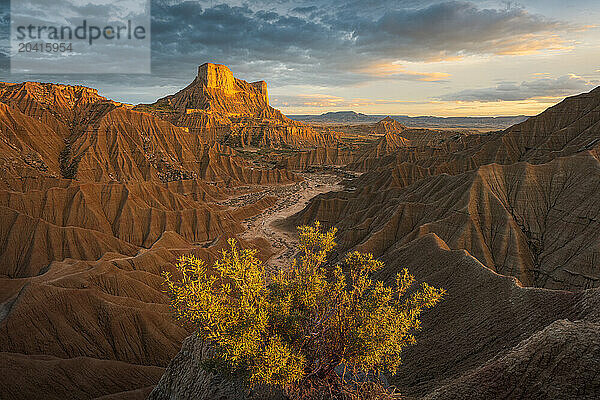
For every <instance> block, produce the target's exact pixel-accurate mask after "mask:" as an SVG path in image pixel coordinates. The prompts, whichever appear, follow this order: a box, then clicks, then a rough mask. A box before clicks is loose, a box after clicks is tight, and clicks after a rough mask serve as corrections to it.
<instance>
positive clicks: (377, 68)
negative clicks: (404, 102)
mask: <svg viewBox="0 0 600 400" xmlns="http://www.w3.org/2000/svg"><path fill="white" fill-rule="evenodd" d="M358 72H361V73H363V74H368V75H371V76H375V77H381V78H392V79H400V80H416V81H422V82H440V81H442V80H446V78H449V77H450V76H451V75H450V74H448V73H445V72H417V71H410V70H407V69H406V67H404V66H403V65H401V64H397V63H389V62H384V63H375V64H371V65H369V66H367V67H364V68H361V69H359V70H358Z"/></svg>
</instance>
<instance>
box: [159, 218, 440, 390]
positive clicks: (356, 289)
mask: <svg viewBox="0 0 600 400" xmlns="http://www.w3.org/2000/svg"><path fill="white" fill-rule="evenodd" d="M298 230H299V253H298V256H297V257H296V260H295V261H294V262H293V263H292V265H290V266H289V268H287V269H282V270H280V271H279V272H278V273H277V274H275V275H272V276H268V274H266V273H265V268H264V265H263V263H262V262H261V261H260V260H259V259H258V258H257V257H256V254H257V250H255V249H239V248H238V247H237V244H236V242H235V240H233V239H230V240H229V249H226V250H223V251H222V252H221V258H220V259H219V260H218V261H216V262H215V263H214V265H213V266H212V268H208V266H207V265H206V264H205V262H204V261H202V260H200V259H198V258H195V257H193V256H183V257H181V258H180V259H179V263H178V264H177V267H178V268H179V270H181V272H182V275H183V278H182V280H181V281H173V279H172V277H171V276H170V275H169V274H168V273H165V274H164V276H165V280H166V285H167V292H168V294H169V296H170V298H171V304H172V306H173V309H174V312H175V315H176V317H177V318H178V319H180V320H182V321H186V322H191V323H193V324H194V325H195V326H196V327H197V329H198V334H199V335H200V337H201V338H202V339H204V340H207V341H209V342H211V343H213V344H214V345H215V346H216V348H217V354H218V355H217V359H215V360H214V361H215V363H214V364H215V365H219V366H220V368H221V369H222V370H224V372H228V373H238V374H243V376H244V377H245V378H246V381H247V382H248V384H249V385H250V386H255V385H257V384H268V385H276V386H280V387H282V388H283V389H284V390H285V391H286V392H287V393H288V394H289V395H290V396H291V397H292V398H316V397H322V398H331V397H337V398H365V397H368V395H369V393H370V394H372V393H374V391H380V392H381V391H382V388H381V387H379V385H378V383H377V382H376V381H375V380H373V379H372V380H370V381H367V382H362V383H358V382H351V381H349V380H348V379H344V378H341V377H340V373H339V370H340V368H343V370H344V371H345V373H344V374H343V376H344V377H346V376H356V374H360V373H362V374H363V376H364V374H371V375H370V376H377V374H379V373H382V372H389V373H392V374H393V373H395V372H396V370H397V368H398V367H399V365H400V362H401V357H400V356H401V353H402V350H403V349H404V348H405V347H406V346H408V345H410V344H413V343H415V337H414V336H413V334H414V332H415V331H416V330H418V329H419V328H420V321H419V315H420V313H421V311H422V310H424V309H426V308H429V307H432V306H434V305H435V304H436V303H437V302H438V301H439V300H440V299H441V298H442V296H443V294H444V291H443V289H436V288H433V287H431V286H429V285H427V284H426V283H424V284H422V285H421V287H420V288H418V289H417V288H415V290H412V291H411V292H410V294H407V291H408V289H409V287H411V285H413V283H414V277H413V276H411V275H410V274H409V273H408V271H407V270H406V269H404V270H402V272H400V273H399V274H398V275H397V277H396V280H395V283H394V285H392V286H386V285H384V284H383V282H381V281H377V280H373V279H372V278H371V275H372V273H373V272H375V271H377V270H379V269H381V268H382V267H383V263H382V262H381V261H379V260H376V259H374V258H373V256H372V255H371V254H362V253H359V252H352V253H349V254H347V255H346V257H345V259H344V261H343V262H342V263H341V264H340V265H335V266H329V265H328V263H327V255H328V254H329V253H330V252H331V250H332V249H333V248H334V246H335V233H336V231H335V229H331V230H329V231H327V232H323V231H322V229H321V226H320V224H319V223H318V222H316V223H315V224H314V225H313V226H302V227H299V228H298ZM336 367H337V369H338V372H337V373H336ZM365 388H368V390H365ZM363 392H364V393H363ZM325 394H326V396H325Z"/></svg>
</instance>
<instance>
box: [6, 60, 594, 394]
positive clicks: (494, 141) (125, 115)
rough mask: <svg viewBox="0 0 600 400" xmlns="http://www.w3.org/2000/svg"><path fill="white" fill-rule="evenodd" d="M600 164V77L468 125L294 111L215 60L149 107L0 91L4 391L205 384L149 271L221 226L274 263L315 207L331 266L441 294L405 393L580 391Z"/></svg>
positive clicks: (590, 375)
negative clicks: (599, 81) (499, 125)
mask: <svg viewBox="0 0 600 400" xmlns="http://www.w3.org/2000/svg"><path fill="white" fill-rule="evenodd" d="M307 120H308V119H307ZM599 158H600V88H596V89H594V90H592V91H590V92H588V93H583V94H580V95H577V96H573V97H569V98H566V99H565V100H563V101H561V102H560V103H558V104H556V105H555V106H553V107H551V108H549V109H548V110H546V111H544V112H542V113H541V114H539V115H537V116H533V117H530V118H527V119H525V118H522V119H520V120H518V122H516V123H515V124H513V125H511V126H509V127H507V128H505V129H502V130H492V131H489V132H483V133H482V132H479V131H477V132H475V131H473V130H471V129H464V127H461V126H458V125H456V126H444V127H443V129H440V128H432V127H425V126H408V125H407V124H405V123H401V122H400V121H398V120H396V119H395V118H391V117H385V118H381V119H379V120H378V121H370V120H367V121H363V120H361V121H359V123H352V124H346V123H345V122H344V121H342V122H340V121H336V122H335V124H328V125H326V126H325V125H323V124H320V123H318V124H317V123H315V124H312V123H310V121H309V122H300V121H295V120H292V119H290V118H288V117H286V116H285V115H284V114H283V113H281V112H280V111H279V110H277V109H275V108H273V107H272V106H271V105H270V104H269V96H268V91H267V84H266V83H265V82H264V81H259V82H252V83H249V82H246V81H244V80H241V79H239V78H236V77H234V75H233V73H232V72H231V70H230V69H229V68H227V67H226V66H223V65H218V64H211V63H207V64H203V65H201V66H200V67H199V68H198V72H197V76H196V78H195V79H194V81H193V82H192V83H190V85H188V86H187V87H185V88H183V89H182V90H180V91H178V92H177V93H175V94H173V95H170V96H166V97H164V98H161V99H158V100H157V101H156V102H154V103H151V104H138V105H129V104H124V103H120V102H116V101H113V100H110V99H107V98H105V97H103V96H100V95H99V94H98V92H97V91H96V90H95V89H91V88H87V87H83V86H69V85H59V84H51V83H38V82H24V83H0V214H1V216H2V221H3V222H2V223H1V224H0V287H1V288H2V289H1V290H0V332H1V333H2V334H1V335H0V370H1V376H2V378H1V379H2V385H0V398H7V399H9V398H20V399H26V398H32V399H33V398H39V397H44V398H47V399H63V398H67V397H69V398H90V399H91V398H98V399H100V398H102V399H143V398H147V397H148V396H150V397H151V398H155V399H162V398H169V396H171V395H173V396H175V395H178V396H180V397H179V398H190V397H195V398H211V397H210V396H216V395H217V394H218V393H216V392H214V391H213V392H211V391H210V390H208V389H207V387H208V388H209V389H210V388H211V387H212V388H213V389H215V388H219V387H220V386H219V383H218V382H217V381H218V377H215V376H207V375H206V374H205V373H203V372H201V371H198V370H197V368H196V366H195V365H194V363H193V362H192V361H193V360H196V359H197V358H198V357H200V356H201V353H202V351H203V349H202V345H201V344H199V343H197V342H194V337H193V336H190V335H191V334H192V332H193V329H192V328H191V327H188V326H182V325H181V324H179V323H177V322H176V321H174V320H173V318H172V316H171V311H170V310H169V306H168V303H169V301H168V298H167V296H166V294H165V293H164V289H163V288H162V282H163V279H162V277H161V273H162V272H163V271H168V272H171V273H172V274H174V275H175V276H177V271H176V268H175V263H176V259H177V257H179V256H180V255H182V254H194V255H196V256H197V257H201V258H203V259H205V260H208V261H212V260H214V259H215V258H216V257H217V254H218V251H219V250H220V249H222V248H223V246H225V245H226V242H227V239H228V238H230V237H233V238H236V239H237V240H238V242H239V243H240V245H241V246H242V247H244V248H248V247H254V248H258V249H259V255H260V258H261V259H262V260H263V261H264V262H265V263H266V264H267V265H268V267H269V270H271V271H274V270H276V269H278V268H281V267H282V266H285V265H286V264H288V263H289V262H290V261H291V260H292V259H293V257H294V248H295V244H296V235H295V226H298V225H301V224H309V223H312V222H313V221H315V220H319V221H321V222H322V223H323V224H324V225H325V226H326V227H336V228H337V229H338V240H337V242H338V246H337V248H336V249H335V252H334V255H333V259H332V260H331V262H336V261H338V260H339V259H340V257H341V256H342V255H343V254H344V253H345V252H347V251H353V250H359V251H363V252H370V253H373V255H374V256H376V257H378V258H380V259H381V260H383V261H384V262H385V268H384V269H382V270H381V271H379V272H378V274H377V277H378V278H380V279H382V280H384V281H386V282H390V281H391V280H393V279H394V276H395V274H396V272H398V271H399V270H401V268H404V267H406V268H408V269H409V270H410V271H411V273H413V274H414V275H415V276H416V278H417V280H418V281H420V282H424V281H426V282H428V283H430V284H432V285H434V286H436V287H443V288H445V289H446V291H447V293H448V296H447V298H446V299H445V300H444V301H443V302H442V303H440V305H439V307H436V309H434V310H432V311H429V312H427V313H426V314H425V315H424V316H423V318H422V320H423V330H422V332H419V333H418V334H417V344H416V345H414V346H412V347H410V348H408V349H407V350H406V353H405V356H404V362H403V365H402V367H401V368H400V370H399V371H398V374H396V375H394V376H390V377H389V381H390V383H391V384H393V385H394V386H396V387H397V388H398V390H399V391H400V392H401V393H402V394H404V395H406V396H408V398H415V399H453V398H465V399H467V398H473V399H475V398H507V397H513V398H515V397H516V398H518V397H521V398H584V399H585V398H589V399H592V398H596V396H597V395H598V394H599V393H600V377H599V376H598V374H597V373H596V371H598V370H600V340H599V338H600V313H599V312H598V309H599V307H600V264H599V260H600V257H599V255H600V241H599V237H600V219H599V218H600V217H599V216H600V198H599V197H598V195H597V193H598V191H599V189H600V162H599ZM186 337H187V338H188V339H186ZM182 344H183V348H182ZM172 360H173V361H172ZM211 385H212V386H211ZM202 396H204V397H202Z"/></svg>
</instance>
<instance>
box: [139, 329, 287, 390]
mask: <svg viewBox="0 0 600 400" xmlns="http://www.w3.org/2000/svg"><path fill="white" fill-rule="evenodd" d="M213 354H214V350H213V349H212V348H211V347H210V346H208V345H207V344H206V343H205V342H203V341H202V340H200V338H199V337H198V336H197V335H195V334H192V335H190V336H189V337H188V338H186V339H185V341H184V342H183V346H182V347H181V350H180V351H179V353H177V355H176V356H175V358H173V360H172V361H171V363H170V364H169V366H168V367H167V368H166V370H165V373H164V375H163V376H162V378H161V379H160V381H159V382H158V384H157V385H156V387H155V388H154V390H153V391H152V393H150V396H148V400H185V399H197V400H212V399H227V400H259V399H271V400H283V399H285V397H284V396H283V394H282V393H281V392H280V391H279V390H276V389H274V388H268V387H258V388H256V389H253V390H249V389H247V388H246V387H245V386H244V382H243V381H242V380H241V378H239V377H238V378H236V377H233V376H225V375H222V374H219V373H217V372H214V371H212V372H211V371H210V370H208V369H207V368H208V367H207V365H206V362H207V360H209V359H210V357H211V356H212V355H213Z"/></svg>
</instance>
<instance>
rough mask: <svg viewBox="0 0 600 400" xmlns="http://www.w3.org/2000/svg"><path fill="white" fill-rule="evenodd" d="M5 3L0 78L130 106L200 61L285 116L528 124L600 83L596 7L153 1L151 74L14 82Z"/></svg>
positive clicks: (553, 1) (574, 1)
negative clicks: (254, 87) (85, 91)
mask: <svg viewBox="0 0 600 400" xmlns="http://www.w3.org/2000/svg"><path fill="white" fill-rule="evenodd" d="M13 1H21V0H13ZM84 1H87V0H84ZM90 1H93V0H90ZM7 3H8V2H7V1H6V0H0V80H2V81H9V82H20V81H24V80H35V81H45V82H60V83H68V84H82V85H86V86H91V87H95V88H97V89H98V90H99V92H100V93H101V94H102V95H104V96H106V97H109V98H112V99H114V100H118V101H123V102H127V103H134V104H135V103H140V102H153V101H154V100H156V99H157V98H160V97H162V96H165V95H168V94H172V93H174V92H176V91H177V90H179V89H181V88H182V87H184V86H186V85H187V84H188V83H189V82H191V81H192V80H193V79H194V77H195V75H196V71H197V66H198V65H200V64H203V63H205V62H213V63H220V64H225V65H227V66H229V67H230V69H231V70H232V71H233V73H234V75H235V76H236V77H238V78H241V79H244V80H247V81H256V80H265V81H266V82H267V83H268V87H269V97H270V101H271V104H272V105H273V106H274V107H276V108H279V109H281V110H282V111H283V112H284V113H286V114H320V113H323V112H328V111H347V110H353V111H356V112H363V113H367V114H390V115H410V116H417V115H436V116H497V115H534V114H537V113H539V112H541V111H543V110H544V109H546V108H548V107H549V106H551V105H553V104H556V103H557V102H559V101H560V100H561V99H563V98H564V97H566V96H569V95H574V94H578V93H582V92H586V91H589V90H591V89H593V88H594V87H596V86H599V85H600V40H598V39H599V38H600V26H599V25H600V23H599V22H598V21H600V1H597V0H570V1H565V0H523V1H520V2H513V1H488V0H482V1H476V0H471V1H429V0H422V1H416V0H378V1H375V0H346V1H341V0H322V1H306V0H295V1H288V0H248V1H227V2H221V1H219V0H208V1H196V0H194V1H180V0H152V3H151V10H152V19H151V20H152V22H151V74H149V75H148V74H63V75H56V74H54V75H48V74H41V75H24V74H11V73H10V62H9V50H8V47H9V42H8V36H9V28H8V27H9V25H10V16H9V8H8V4H7ZM119 57H123V58H124V59H126V58H127V54H122V55H120V56H119Z"/></svg>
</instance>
